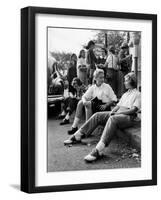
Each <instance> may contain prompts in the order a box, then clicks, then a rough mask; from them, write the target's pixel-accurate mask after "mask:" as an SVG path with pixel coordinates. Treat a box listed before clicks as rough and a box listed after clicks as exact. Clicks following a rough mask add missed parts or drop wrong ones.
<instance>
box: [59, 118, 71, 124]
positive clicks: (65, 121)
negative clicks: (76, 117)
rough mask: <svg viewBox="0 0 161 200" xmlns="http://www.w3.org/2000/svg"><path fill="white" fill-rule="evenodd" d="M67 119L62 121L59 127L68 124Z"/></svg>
mask: <svg viewBox="0 0 161 200" xmlns="http://www.w3.org/2000/svg"><path fill="white" fill-rule="evenodd" d="M69 123H70V122H69V119H63V121H62V122H60V125H65V124H69Z"/></svg>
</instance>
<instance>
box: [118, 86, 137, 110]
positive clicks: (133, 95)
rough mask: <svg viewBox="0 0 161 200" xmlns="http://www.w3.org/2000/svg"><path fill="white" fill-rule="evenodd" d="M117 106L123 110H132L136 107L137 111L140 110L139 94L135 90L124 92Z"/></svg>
mask: <svg viewBox="0 0 161 200" xmlns="http://www.w3.org/2000/svg"><path fill="white" fill-rule="evenodd" d="M117 106H120V107H125V108H129V109H130V108H132V107H134V106H135V107H137V108H138V110H140V109H141V93H140V92H139V91H138V90H137V89H136V88H135V89H129V90H128V91H127V92H125V93H124V94H123V95H122V97H121V99H120V101H119V103H118V104H117Z"/></svg>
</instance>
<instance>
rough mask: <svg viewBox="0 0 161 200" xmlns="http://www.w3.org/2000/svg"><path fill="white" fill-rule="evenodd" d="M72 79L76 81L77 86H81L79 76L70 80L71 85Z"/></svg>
mask: <svg viewBox="0 0 161 200" xmlns="http://www.w3.org/2000/svg"><path fill="white" fill-rule="evenodd" d="M74 81H76V82H77V84H78V86H81V85H82V81H81V80H80V79H79V78H77V77H75V78H73V80H72V85H73V82H74Z"/></svg>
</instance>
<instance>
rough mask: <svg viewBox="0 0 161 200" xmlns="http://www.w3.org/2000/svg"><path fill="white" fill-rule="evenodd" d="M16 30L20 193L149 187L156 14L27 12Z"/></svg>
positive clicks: (151, 178)
mask: <svg viewBox="0 0 161 200" xmlns="http://www.w3.org/2000/svg"><path fill="white" fill-rule="evenodd" d="M21 26H22V29H21V30H22V45H21V54H22V64H21V70H22V71H21V76H22V79H21V80H22V89H21V92H22V94H21V100H22V106H21V114H22V128H21V134H22V138H21V153H22V154H21V155H22V156H21V158H22V162H21V182H22V184H21V185H22V190H23V191H25V192H47V191H54V192H55V191H69V190H85V189H101V188H115V187H129V186H141V185H155V184H156V181H157V178H156V175H157V168H156V166H157V165H156V162H157V152H156V150H157V148H156V147H157V146H156V145H157V143H156V141H157V135H156V133H157V130H156V127H157V124H156V122H157V104H156V99H157V98H156V93H157V81H156V80H157V72H156V71H157V63H156V55H157V54H156V51H157V48H156V47H157V43H156V38H157V36H156V27H157V26H156V15H150V14H137V13H122V12H110V11H109V12H107V11H91V10H74V9H59V8H43V7H28V8H24V9H22V23H21ZM25 113H27V115H26V114H25Z"/></svg>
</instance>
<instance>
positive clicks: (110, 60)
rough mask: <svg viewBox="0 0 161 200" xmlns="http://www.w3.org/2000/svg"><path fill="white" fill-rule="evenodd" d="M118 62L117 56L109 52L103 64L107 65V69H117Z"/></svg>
mask: <svg viewBox="0 0 161 200" xmlns="http://www.w3.org/2000/svg"><path fill="white" fill-rule="evenodd" d="M118 63H119V59H118V57H117V56H115V55H113V54H112V53H110V54H109V56H108V57H107V60H106V63H105V66H107V68H108V69H115V70H118V69H119V66H118Z"/></svg>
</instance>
